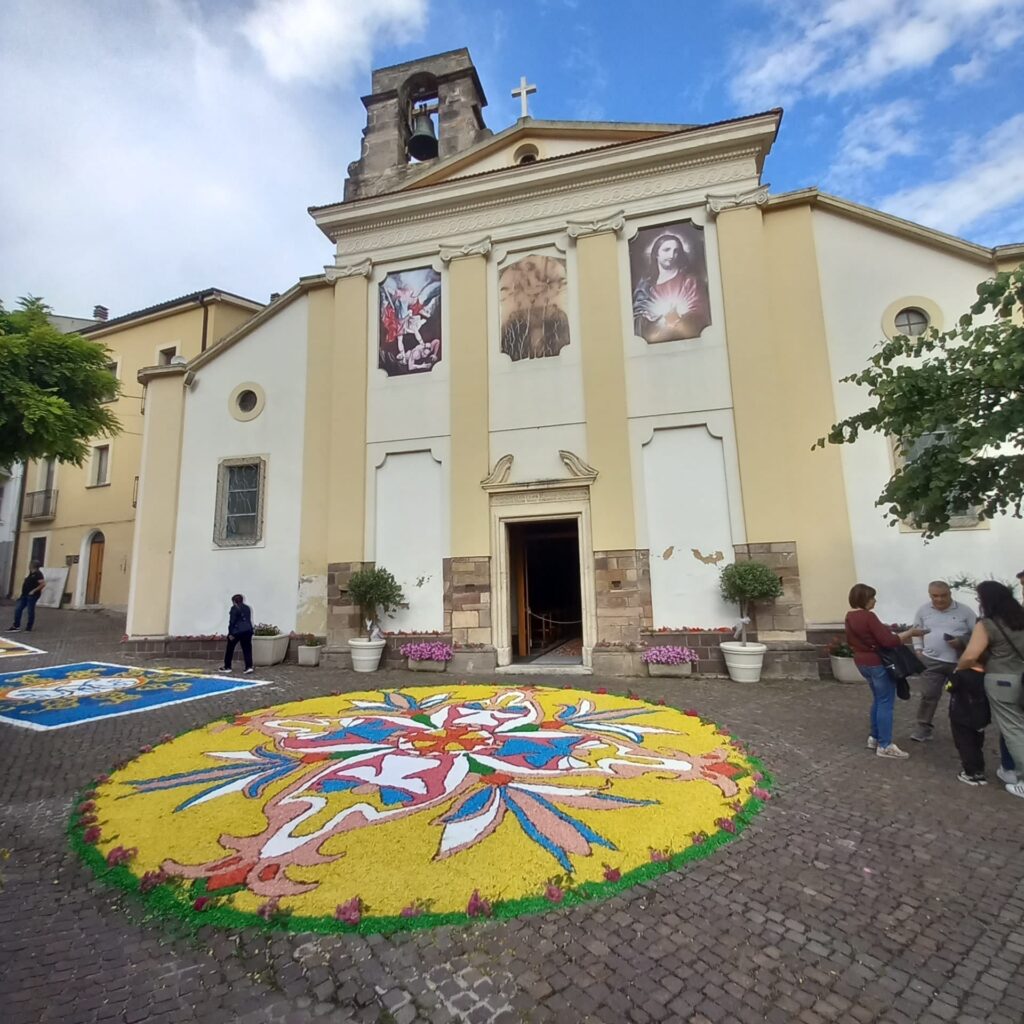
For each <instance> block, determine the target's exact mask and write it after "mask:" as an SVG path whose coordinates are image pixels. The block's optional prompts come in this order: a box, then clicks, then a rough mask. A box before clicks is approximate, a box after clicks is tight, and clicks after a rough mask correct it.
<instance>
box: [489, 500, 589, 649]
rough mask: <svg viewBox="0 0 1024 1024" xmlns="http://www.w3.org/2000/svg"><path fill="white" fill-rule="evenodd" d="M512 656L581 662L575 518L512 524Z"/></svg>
mask: <svg viewBox="0 0 1024 1024" xmlns="http://www.w3.org/2000/svg"><path fill="white" fill-rule="evenodd" d="M508 545H509V565H510V567H511V572H510V573H509V577H510V586H511V591H512V592H511V594H510V595H509V598H510V600H509V607H510V608H511V616H512V655H513V660H515V661H519V662H524V661H544V662H547V661H550V662H551V663H552V664H555V663H558V664H570V665H572V664H577V665H578V664H581V663H582V661H583V603H582V598H581V592H580V542H579V528H578V524H577V521H576V520H575V519H547V520H543V521H541V522H535V523H509V524H508Z"/></svg>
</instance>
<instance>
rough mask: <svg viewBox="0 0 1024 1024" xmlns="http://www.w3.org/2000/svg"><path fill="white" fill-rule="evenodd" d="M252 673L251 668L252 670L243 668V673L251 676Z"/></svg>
mask: <svg viewBox="0 0 1024 1024" xmlns="http://www.w3.org/2000/svg"><path fill="white" fill-rule="evenodd" d="M252 673H253V670H252V669H251V668H247V669H246V670H245V674H246V675H247V676H251V675H252Z"/></svg>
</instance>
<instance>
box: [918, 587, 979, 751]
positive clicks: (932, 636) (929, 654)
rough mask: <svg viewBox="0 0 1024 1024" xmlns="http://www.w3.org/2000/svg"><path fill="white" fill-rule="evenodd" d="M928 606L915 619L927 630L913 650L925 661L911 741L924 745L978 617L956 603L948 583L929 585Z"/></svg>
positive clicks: (921, 608) (920, 610)
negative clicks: (915, 723) (919, 701)
mask: <svg viewBox="0 0 1024 1024" xmlns="http://www.w3.org/2000/svg"><path fill="white" fill-rule="evenodd" d="M928 597H929V598H930V599H931V600H930V601H929V603H928V604H923V605H921V607H920V608H918V610H917V614H916V615H915V616H914V625H915V626H916V627H920V628H921V629H924V630H927V632H926V633H925V635H924V636H923V637H915V638H914V650H915V651H916V652H917V656H918V657H919V658H920V659H921V661H922V662H924V666H925V671H924V672H923V673H921V675H920V676H919V677H918V678H919V679H920V680H921V703H920V704H918V706H917V728H916V729H915V730H914V732H912V733H911V735H910V738H911V739H912V740H917V741H918V743H924V742H926V741H927V740H930V739H931V738H932V719H933V718H934V717H935V709H936V708H937V707H938V706H939V700H940V699H941V697H942V691H943V689H944V688H945V685H946V681H947V680H948V679H949V677H950V676H951V675H952V674H953V672H954V671H955V670H956V663H957V661H959V660H960V655H961V654H962V653H963V650H964V648H965V647H966V646H967V641H968V640H969V639H970V638H971V631H972V630H973V629H974V623H975V620H976V616H975V614H974V612H972V611H971V609H970V608H967V607H966V606H965V605H962V604H959V603H958V602H956V601H954V600H953V594H952V593H951V592H950V589H949V584H948V583H943V582H942V580H934V581H933V582H931V583H929V584H928Z"/></svg>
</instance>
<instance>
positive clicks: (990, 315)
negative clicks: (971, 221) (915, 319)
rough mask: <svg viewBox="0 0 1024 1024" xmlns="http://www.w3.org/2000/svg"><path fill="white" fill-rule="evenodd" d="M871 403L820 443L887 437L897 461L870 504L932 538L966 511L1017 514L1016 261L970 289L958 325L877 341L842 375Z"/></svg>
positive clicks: (1022, 450)
mask: <svg viewBox="0 0 1024 1024" xmlns="http://www.w3.org/2000/svg"><path fill="white" fill-rule="evenodd" d="M843 381H844V382H851V383H854V384H857V385H859V386H861V387H866V388H867V389H868V394H869V395H870V396H871V398H872V399H873V400H874V405H873V406H872V407H871V408H870V409H868V410H866V411H865V412H861V413H858V414H857V415H856V416H849V417H847V418H846V419H844V420H842V421H841V422H839V423H836V424H835V425H834V426H833V427H832V429H831V430H830V431H829V433H828V436H827V437H823V438H819V439H818V442H817V444H816V445H815V447H824V446H825V445H826V444H852V443H853V442H854V441H856V440H857V437H858V436H859V435H860V433H861V431H862V430H873V431H876V432H878V433H880V434H885V435H887V436H888V437H891V438H894V439H895V443H896V450H897V455H898V462H899V465H898V466H897V469H896V471H895V472H894V473H893V475H892V477H891V478H890V480H889V482H888V483H887V484H886V485H885V488H884V489H883V491H882V493H881V496H880V497H879V499H878V501H877V502H876V504H878V505H884V506H887V508H886V515H887V517H888V518H889V519H890V521H891V522H890V525H894V524H895V523H897V522H899V521H901V520H904V521H911V522H913V523H914V525H915V526H917V527H918V528H919V529H921V530H922V531H923V533H924V536H925V537H935V536H937V535H938V534H940V533H944V532H945V531H946V530H948V529H949V527H950V520H951V519H953V518H955V517H957V516H963V515H965V514H975V515H981V516H984V517H985V518H990V517H992V516H994V515H996V514H997V513H1011V514H1012V515H1014V516H1015V517H1016V518H1018V519H1019V518H1021V504H1022V502H1024V265H1022V266H1020V267H1018V268H1017V269H1016V270H1014V271H1012V272H1004V273H1001V274H997V275H996V276H995V277H994V278H992V279H990V280H987V281H983V282H982V283H981V284H980V285H978V301H977V302H975V303H974V305H973V306H971V309H970V312H969V313H965V314H964V315H963V316H961V317H960V319H959V321H958V323H957V325H956V327H954V328H953V329H952V330H949V331H945V332H941V331H938V330H936V329H934V328H932V329H930V330H928V331H926V332H925V333H924V334H920V335H918V336H917V337H905V336H902V335H900V336H897V337H895V338H893V339H892V340H891V341H887V342H884V343H883V344H882V345H880V347H879V348H878V350H877V351H876V352H875V354H874V355H873V356H872V357H871V359H870V360H869V364H868V366H867V368H866V369H864V370H861V371H860V372H859V373H855V374H851V375H850V376H849V377H844V378H843Z"/></svg>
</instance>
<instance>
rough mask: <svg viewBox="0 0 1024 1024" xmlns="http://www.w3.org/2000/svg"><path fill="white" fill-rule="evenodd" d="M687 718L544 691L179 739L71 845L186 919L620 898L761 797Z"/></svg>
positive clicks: (494, 691)
mask: <svg viewBox="0 0 1024 1024" xmlns="http://www.w3.org/2000/svg"><path fill="white" fill-rule="evenodd" d="M767 785H768V782H767V780H766V779H765V778H764V776H763V774H762V772H761V770H760V765H759V764H758V762H757V761H756V759H755V758H753V757H752V756H751V755H750V754H749V753H747V752H746V751H745V749H744V747H743V745H742V744H741V743H739V742H738V741H736V740H735V739H733V738H732V737H730V736H729V735H728V734H727V733H724V732H722V731H721V730H720V729H719V728H718V727H717V726H715V725H714V724H712V723H709V722H705V721H702V720H701V719H700V718H699V717H697V715H696V712H682V711H678V710H676V709H674V708H670V707H665V706H658V705H654V704H649V703H645V702H642V701H640V700H637V699H632V698H629V697H620V696H615V695H608V694H595V693H588V692H584V691H579V690H572V689H549V688H544V687H520V688H510V687H507V686H500V685H452V686H446V687H438V686H432V687H411V688H407V689H405V690H403V691H373V692H359V693H345V694H337V695H334V696H329V697H317V698H313V699H309V700H303V701H297V702H293V703H289V704H281V705H278V706H276V707H271V708H265V709H263V710H259V711H254V712H250V713H247V714H243V715H236V716H233V717H231V718H229V719H225V720H220V721H217V722H213V723H211V724H209V725H207V726H205V727H203V728H200V729H196V730H193V731H191V732H187V733H183V734H182V735H180V736H178V737H176V738H170V737H168V739H167V741H166V742H164V743H161V744H159V745H158V746H156V747H155V748H153V749H149V748H146V749H144V751H143V752H142V753H141V754H140V756H138V757H137V758H135V759H134V760H132V761H130V762H128V763H125V764H122V765H120V766H118V767H117V768H116V769H115V770H113V771H112V773H111V774H110V775H105V776H102V777H101V778H100V779H98V780H96V782H95V784H94V786H93V787H92V788H90V789H89V790H87V791H86V792H85V793H84V794H83V795H82V798H81V802H80V804H79V805H78V807H77V808H76V810H75V811H74V813H73V815H72V818H71V823H70V836H71V841H72V844H73V845H74V846H75V847H76V849H77V850H78V851H79V853H80V854H81V855H82V856H83V857H84V858H85V859H86V861H87V862H88V863H89V864H90V865H91V867H92V868H93V870H94V871H95V872H96V873H97V874H99V875H101V876H102V877H104V878H105V879H106V880H107V881H109V882H112V883H114V884H116V885H118V886H120V887H121V888H123V889H126V890H128V891H131V892H137V893H140V894H141V895H142V897H143V899H145V900H146V901H147V903H148V905H149V909H150V910H152V911H154V912H156V913H158V914H163V915H171V916H178V917H183V918H185V919H186V920H188V921H190V922H192V923H194V924H214V925H220V926H224V927H250V926H253V925H256V926H260V927H269V928H287V929H290V930H295V931H332V930H339V931H340V930H352V929H357V930H359V931H362V932H373V931H394V930H399V929H406V928H416V927H423V926H427V925H432V924H441V923H460V922H464V921H466V920H467V919H469V918H473V917H486V916H495V917H511V916H515V915H518V914H523V913H531V912H536V911H541V910H544V909H550V908H551V907H552V906H553V905H557V904H563V903H576V902H579V901H581V900H584V899H591V898H595V897H599V896H602V895H610V894H612V893H616V892H619V891H622V890H623V889H625V888H627V887H628V886H630V885H634V884H636V883H637V882H641V881H644V880H647V879H650V878H652V877H654V876H656V875H658V874H661V873H663V872H665V871H668V870H673V869H676V868H679V867H681V866H682V865H683V864H684V863H685V862H687V861H689V860H692V859H695V858H697V857H702V856H706V855H708V854H710V853H712V852H713V851H714V850H715V849H716V848H717V847H718V846H720V845H722V844H723V843H725V842H728V841H729V840H730V839H732V838H733V837H734V836H736V835H737V834H738V833H739V832H741V831H742V829H743V828H744V827H745V825H746V824H747V823H748V822H749V820H750V818H751V817H752V816H753V815H754V814H755V813H756V812H757V811H758V809H759V808H760V806H761V804H762V802H763V801H764V800H767V799H768V796H769V794H768V792H767Z"/></svg>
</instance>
